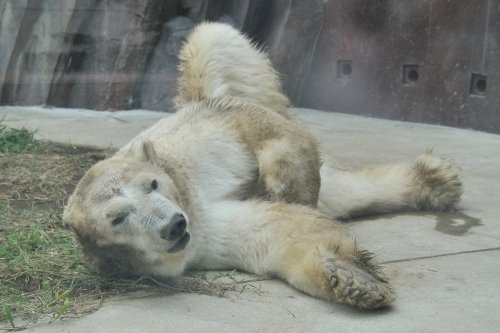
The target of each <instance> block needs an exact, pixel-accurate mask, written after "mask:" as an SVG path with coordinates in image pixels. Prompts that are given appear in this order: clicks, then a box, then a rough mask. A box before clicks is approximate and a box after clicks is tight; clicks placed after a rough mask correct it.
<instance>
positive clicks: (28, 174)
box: [0, 143, 109, 210]
mask: <svg viewBox="0 0 500 333" xmlns="http://www.w3.org/2000/svg"><path fill="white" fill-rule="evenodd" d="M108 155H109V152H107V151H102V150H95V149H88V148H79V147H72V146H62V145H56V144H53V143H41V144H40V147H39V149H38V150H37V151H36V153H30V154H12V155H11V154H1V153H0V170H1V171H0V202H5V203H7V205H8V206H10V207H11V208H12V209H15V210H30V209H33V208H40V209H43V210H56V209H61V208H62V207H64V204H65V203H66V200H67V198H68V197H69V195H70V194H71V193H72V191H73V189H74V188H75V186H76V184H77V182H78V181H79V180H80V178H81V177H82V176H83V175H84V173H85V172H86V171H87V170H88V169H89V168H90V167H91V166H92V165H93V164H95V163H96V162H98V161H100V160H102V159H104V158H106V157H107V156H108Z"/></svg>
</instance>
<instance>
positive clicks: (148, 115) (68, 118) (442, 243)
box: [0, 107, 500, 333]
mask: <svg viewBox="0 0 500 333" xmlns="http://www.w3.org/2000/svg"><path fill="white" fill-rule="evenodd" d="M295 112H296V113H297V114H298V115H299V116H300V117H301V118H303V119H304V120H305V121H306V123H307V124H308V125H309V126H310V127H311V129H312V131H313V132H314V133H315V134H316V135H317V137H318V138H319V139H320V141H321V143H322V147H323V150H324V152H325V155H327V156H335V158H336V160H337V161H339V162H340V163H342V164H346V165H352V166H361V165H365V164H373V163H380V162H390V161H398V160H408V159H413V158H414V157H416V156H417V155H419V154H420V153H422V152H423V151H425V150H426V149H427V148H429V147H434V151H435V152H436V153H437V154H440V155H443V156H445V157H447V158H450V159H453V160H454V161H456V163H457V164H458V165H460V167H461V168H462V172H463V180H464V184H465V193H464V196H463V201H462V204H461V211H460V212H456V213H443V214H434V213H422V214H414V213H413V214H412V213H408V214H406V213H401V214H393V215H383V216H375V217H367V218H364V219H362V220H358V221H353V222H350V223H349V228H350V229H351V230H352V232H353V233H354V234H355V235H356V236H357V238H358V240H359V242H360V243H361V244H362V245H363V247H365V248H367V249H369V250H371V251H373V252H375V253H376V254H378V260H379V261H380V262H382V263H384V265H383V266H384V269H385V271H386V273H387V275H388V277H389V278H390V280H391V281H392V285H393V286H394V288H395V289H396V291H397V293H398V300H397V301H396V303H395V304H394V306H393V307H392V308H391V309H388V310H384V311H378V312H364V311H359V310H356V309H353V308H350V307H347V306H342V305H339V304H331V303H327V302H324V301H321V300H317V299H314V298H311V297H309V296H306V295H304V294H302V293H300V292H297V291H295V290H294V289H292V288H290V287H288V286H287V285H285V284H284V283H281V282H279V281H276V280H265V281H258V282H253V283H251V287H252V288H247V289H246V290H248V291H244V292H243V293H239V292H234V293H228V294H227V295H226V297H223V298H220V297H214V296H206V295H197V294H186V293H178V294H174V295H158V296H154V297H134V296H130V297H126V298H125V299H123V298H121V299H112V300H109V301H106V302H105V304H104V305H103V307H102V308H101V309H100V310H98V311H97V312H95V313H93V314H90V315H87V316H84V317H81V318H76V319H63V320H61V321H57V322H54V323H52V324H50V325H47V324H41V325H39V326H37V327H35V328H33V329H32V330H31V331H33V332H85V333H88V332H89V331H92V332H93V333H96V332H114V331H120V332H170V331H173V332H176V331H185V332H327V331H338V332H499V331H500V312H499V309H500V278H499V276H500V222H499V220H498V214H499V213H500V210H499V208H498V204H499V202H500V201H499V194H500V136H498V135H493V134H486V133H481V132H474V131H469V130H461V129H454V128H447V127H440V126H430V125H421V124H412V123H402V122H395V121H387V120H377V119H369V118H362V117H355V116H349V115H341V114H335V113H326V112H320V111H314V110H305V109H297V110H295ZM4 116H5V119H4V121H3V122H4V123H5V124H7V125H10V126H16V127H23V126H24V127H28V128H31V129H37V130H38V132H37V135H38V136H39V137H40V138H44V139H50V140H54V141H59V142H65V143H71V144H75V145H90V146H99V147H109V146H114V147H119V146H121V145H122V144H124V143H125V142H127V141H128V140H129V139H130V138H132V137H133V136H134V135H136V134H137V133H138V132H140V131H141V130H142V129H144V128H146V127H147V126H149V125H151V124H153V123H154V122H155V121H157V120H158V119H159V118H162V117H165V116H167V115H166V114H162V113H156V112H150V111H133V112H113V113H110V112H93V111H86V110H62V109H43V108H38V107H30V108H18V107H2V108H0V119H2V117H4ZM239 278H246V277H245V276H244V275H239ZM256 289H258V290H259V292H255V290H256Z"/></svg>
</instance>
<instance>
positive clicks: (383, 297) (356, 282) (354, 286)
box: [324, 258, 395, 309]
mask: <svg viewBox="0 0 500 333" xmlns="http://www.w3.org/2000/svg"><path fill="white" fill-rule="evenodd" d="M324 265H325V270H326V274H327V281H328V284H329V288H331V291H332V293H333V298H334V299H335V300H337V301H339V302H341V303H346V304H350V305H354V306H357V307H360V308H364V309H376V308H380V307H384V306H387V305H389V304H391V303H392V302H393V301H394V299H395V297H394V292H393V291H392V289H391V287H390V286H389V284H388V283H387V281H385V280H381V279H379V278H377V277H375V276H373V275H371V274H370V273H368V272H366V271H364V270H362V269H360V268H358V267H357V265H355V264H350V263H348V262H345V261H341V260H337V259H333V258H328V259H326V260H325V262H324Z"/></svg>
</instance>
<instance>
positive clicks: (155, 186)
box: [151, 179, 158, 191]
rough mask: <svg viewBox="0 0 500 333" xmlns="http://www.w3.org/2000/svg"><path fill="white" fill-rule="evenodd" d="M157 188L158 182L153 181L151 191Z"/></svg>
mask: <svg viewBox="0 0 500 333" xmlns="http://www.w3.org/2000/svg"><path fill="white" fill-rule="evenodd" d="M157 188H158V181H157V180H156V179H155V180H153V181H152V182H151V189H152V190H153V191H154V190H156V189H157Z"/></svg>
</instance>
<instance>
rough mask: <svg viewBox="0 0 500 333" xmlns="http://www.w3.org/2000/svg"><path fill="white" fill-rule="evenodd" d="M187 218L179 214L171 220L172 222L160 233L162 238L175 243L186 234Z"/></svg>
mask: <svg viewBox="0 0 500 333" xmlns="http://www.w3.org/2000/svg"><path fill="white" fill-rule="evenodd" d="M186 225H187V223H186V218H185V217H184V215H182V214H180V213H177V214H175V215H174V216H172V218H171V219H170V222H169V223H168V224H167V225H166V226H164V227H163V228H162V229H161V231H160V237H161V238H163V239H165V240H168V241H174V240H176V239H178V238H180V237H181V236H183V235H184V234H185V233H186Z"/></svg>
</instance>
